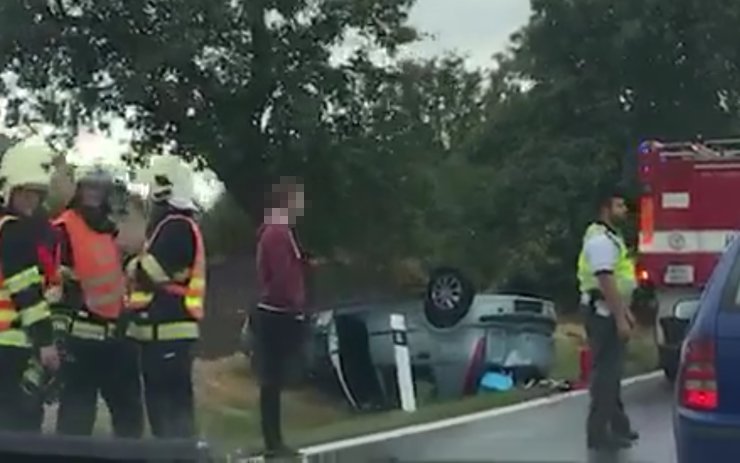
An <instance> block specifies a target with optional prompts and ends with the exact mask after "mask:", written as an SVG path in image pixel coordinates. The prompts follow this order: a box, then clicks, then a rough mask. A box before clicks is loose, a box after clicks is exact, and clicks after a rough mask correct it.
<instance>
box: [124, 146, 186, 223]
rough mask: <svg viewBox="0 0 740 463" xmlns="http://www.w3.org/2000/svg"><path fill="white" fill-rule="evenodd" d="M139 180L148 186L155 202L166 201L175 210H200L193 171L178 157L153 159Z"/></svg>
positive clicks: (169, 156) (165, 156) (167, 156)
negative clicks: (196, 197)
mask: <svg viewBox="0 0 740 463" xmlns="http://www.w3.org/2000/svg"><path fill="white" fill-rule="evenodd" d="M137 180H139V181H141V182H143V183H146V184H147V186H148V190H149V191H148V194H149V197H150V198H151V199H152V200H154V201H155V202H160V201H166V202H167V203H169V204H170V206H172V207H174V208H175V209H189V210H197V209H198V206H197V205H196V202H195V183H194V179H193V170H192V169H191V168H190V167H189V166H188V165H187V164H185V163H184V162H183V161H182V160H181V159H180V158H179V157H177V156H173V155H171V154H165V155H159V156H155V157H153V158H152V162H151V165H150V166H149V168H146V169H144V171H143V172H142V175H141V178H140V179H137Z"/></svg>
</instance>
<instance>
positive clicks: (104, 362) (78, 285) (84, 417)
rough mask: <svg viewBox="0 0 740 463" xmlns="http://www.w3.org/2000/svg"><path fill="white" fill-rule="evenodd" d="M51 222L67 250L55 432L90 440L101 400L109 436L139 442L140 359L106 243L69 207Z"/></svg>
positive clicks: (118, 269)
mask: <svg viewBox="0 0 740 463" xmlns="http://www.w3.org/2000/svg"><path fill="white" fill-rule="evenodd" d="M55 224H56V225H57V226H58V227H60V230H62V231H63V232H64V233H63V235H64V238H66V240H64V239H63V240H62V241H63V243H65V244H68V246H67V247H66V252H65V250H63V251H62V273H63V275H64V280H65V291H64V297H63V299H62V301H61V305H62V306H66V308H67V311H68V313H70V314H71V323H70V324H69V331H68V333H67V335H66V338H65V340H64V345H65V354H66V355H65V358H64V364H63V367H62V373H61V376H62V380H63V382H64V386H63V388H62V392H61V395H60V399H59V415H58V418H57V432H58V433H59V434H64V435H83V436H86V435H91V434H92V432H93V428H94V425H95V419H96V417H97V410H98V395H99V394H100V396H102V398H103V399H104V400H105V402H106V405H107V406H108V409H109V411H110V414H111V419H112V427H113V433H114V435H115V436H117V437H128V438H138V437H141V436H142V435H143V431H144V411H143V404H142V401H141V377H140V366H139V353H138V346H137V345H136V343H134V342H131V341H130V340H128V339H126V338H125V327H124V326H122V322H123V321H124V319H123V318H122V313H123V312H122V311H123V309H124V307H123V305H124V300H125V296H126V285H125V274H124V272H123V267H122V263H121V261H120V259H119V258H118V251H117V248H116V245H115V242H114V240H113V237H112V235H110V234H106V233H102V232H96V231H94V230H92V229H91V228H90V227H89V226H88V225H87V223H86V222H85V221H84V219H83V218H82V217H81V216H80V215H79V214H78V213H77V212H76V211H74V210H72V209H70V210H67V211H65V212H64V213H63V214H62V215H61V216H60V217H59V219H58V220H57V221H55ZM62 248H63V249H65V246H62Z"/></svg>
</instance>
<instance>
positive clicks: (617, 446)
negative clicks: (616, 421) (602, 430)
mask: <svg viewBox="0 0 740 463" xmlns="http://www.w3.org/2000/svg"><path fill="white" fill-rule="evenodd" d="M631 447H632V441H631V440H630V439H628V438H626V437H622V436H616V435H611V436H607V437H598V438H589V439H588V448H589V450H597V451H612V452H615V451H619V450H625V449H628V448H631Z"/></svg>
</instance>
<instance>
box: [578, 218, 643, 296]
mask: <svg viewBox="0 0 740 463" xmlns="http://www.w3.org/2000/svg"><path fill="white" fill-rule="evenodd" d="M599 234H604V235H606V236H607V238H609V239H610V240H611V241H612V243H614V246H615V247H616V248H617V249H618V252H619V254H618V257H617V262H616V264H615V266H614V277H615V279H616V284H617V290H618V291H619V294H620V295H621V296H622V297H624V298H625V299H626V300H629V298H630V297H631V296H632V292H633V291H634V290H635V288H636V287H637V279H636V276H635V264H634V261H633V260H632V259H631V258H630V254H629V249H628V248H627V245H626V244H625V242H624V239H623V238H622V237H621V236H620V235H619V234H618V233H617V232H615V231H614V230H612V229H611V228H609V227H607V226H606V225H604V224H602V223H598V222H597V223H592V224H591V225H589V227H588V228H587V229H586V233H585V235H584V237H583V247H585V244H586V242H587V241H588V240H589V239H591V238H593V237H594V236H596V235H599ZM578 282H579V287H580V288H579V289H580V291H581V294H582V295H587V294H589V293H591V292H593V291H599V281H598V279H597V277H596V275H595V274H594V272H593V270H592V269H591V267H590V266H589V264H588V261H587V260H586V255H585V252H584V250H583V249H581V254H580V255H579V257H578Z"/></svg>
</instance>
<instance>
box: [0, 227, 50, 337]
mask: <svg viewBox="0 0 740 463" xmlns="http://www.w3.org/2000/svg"><path fill="white" fill-rule="evenodd" d="M36 244H37V243H35V242H34V239H33V234H31V233H28V232H27V230H26V229H25V227H23V226H22V225H20V224H19V223H17V222H9V223H7V224H5V226H3V229H2V231H1V232H0V263H1V264H2V269H3V277H4V281H3V289H4V290H5V291H7V292H8V294H9V295H10V298H11V299H12V300H13V304H14V305H15V307H16V310H18V312H19V314H20V322H21V323H20V324H21V326H22V327H23V329H24V330H25V331H26V332H27V334H28V336H29V338H30V340H31V342H32V343H33V345H34V346H35V347H38V348H42V347H47V346H50V345H52V344H53V342H54V339H53V335H52V322H51V310H50V308H49V304H48V303H47V301H46V298H45V297H44V289H43V279H44V278H43V275H42V274H41V271H40V269H39V263H38V254H37V250H36Z"/></svg>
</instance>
